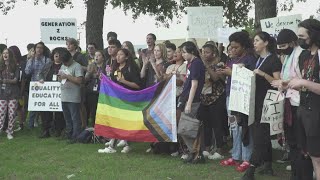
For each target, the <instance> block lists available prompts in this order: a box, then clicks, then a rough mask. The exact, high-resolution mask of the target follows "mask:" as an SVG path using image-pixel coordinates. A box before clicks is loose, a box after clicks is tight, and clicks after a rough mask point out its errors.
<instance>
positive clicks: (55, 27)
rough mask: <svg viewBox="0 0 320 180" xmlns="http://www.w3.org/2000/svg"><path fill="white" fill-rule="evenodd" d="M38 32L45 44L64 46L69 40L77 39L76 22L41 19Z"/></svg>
mask: <svg viewBox="0 0 320 180" xmlns="http://www.w3.org/2000/svg"><path fill="white" fill-rule="evenodd" d="M40 31H41V41H42V42H44V43H45V44H65V43H66V40H67V39H69V38H75V39H77V20H76V19H52V18H41V19H40Z"/></svg>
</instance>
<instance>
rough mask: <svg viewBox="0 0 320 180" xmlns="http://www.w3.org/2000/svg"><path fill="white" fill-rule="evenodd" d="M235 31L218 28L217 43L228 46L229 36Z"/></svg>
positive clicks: (235, 29) (233, 29) (234, 29)
mask: <svg viewBox="0 0 320 180" xmlns="http://www.w3.org/2000/svg"><path fill="white" fill-rule="evenodd" d="M237 31H240V30H239V29H237V28H218V42H219V43H223V44H229V36H230V35H231V34H233V33H235V32H237Z"/></svg>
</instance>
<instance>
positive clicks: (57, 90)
mask: <svg viewBox="0 0 320 180" xmlns="http://www.w3.org/2000/svg"><path fill="white" fill-rule="evenodd" d="M28 111H62V105H61V83H60V82H44V83H39V82H36V81H32V82H30V88H29V102H28Z"/></svg>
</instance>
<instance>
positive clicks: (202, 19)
mask: <svg viewBox="0 0 320 180" xmlns="http://www.w3.org/2000/svg"><path fill="white" fill-rule="evenodd" d="M187 12H188V36H189V38H212V39H217V34H218V28H222V24H223V22H222V21H223V15H222V14H223V7H222V6H213V7H188V8H187Z"/></svg>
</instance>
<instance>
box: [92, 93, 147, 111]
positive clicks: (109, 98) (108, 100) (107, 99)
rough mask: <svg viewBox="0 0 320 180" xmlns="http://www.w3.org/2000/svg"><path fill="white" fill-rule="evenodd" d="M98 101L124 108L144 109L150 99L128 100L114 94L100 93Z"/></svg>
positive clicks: (132, 109)
mask: <svg viewBox="0 0 320 180" xmlns="http://www.w3.org/2000/svg"><path fill="white" fill-rule="evenodd" d="M98 103H100V104H107V105H110V106H112V107H117V108H119V109H124V110H131V111H142V110H143V109H144V108H145V107H146V106H147V105H148V104H149V103H150V101H144V102H128V101H124V100H121V99H118V98H115V97H112V96H108V95H105V94H100V95H99V101H98Z"/></svg>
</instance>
